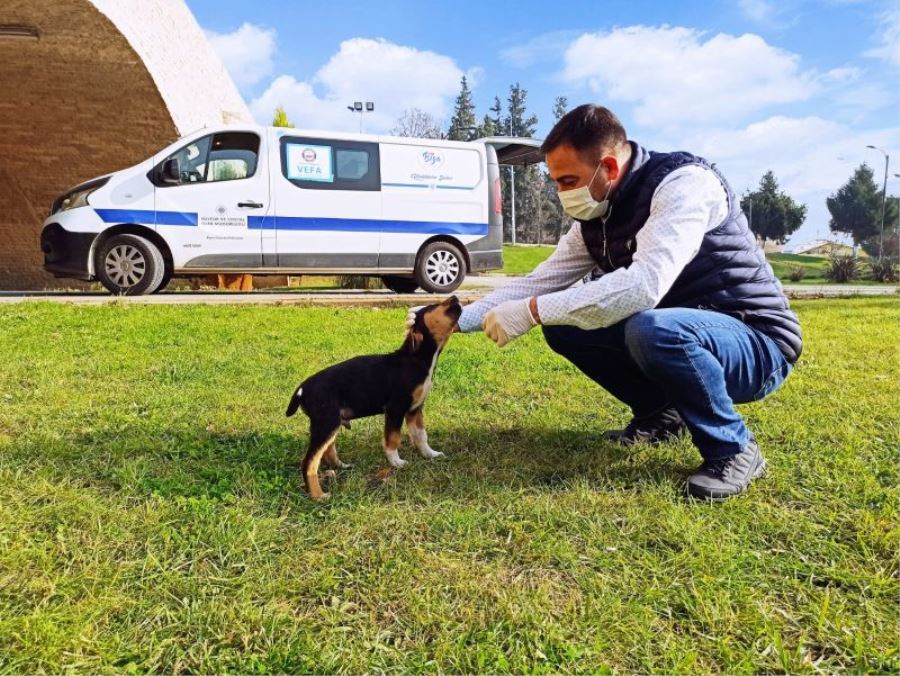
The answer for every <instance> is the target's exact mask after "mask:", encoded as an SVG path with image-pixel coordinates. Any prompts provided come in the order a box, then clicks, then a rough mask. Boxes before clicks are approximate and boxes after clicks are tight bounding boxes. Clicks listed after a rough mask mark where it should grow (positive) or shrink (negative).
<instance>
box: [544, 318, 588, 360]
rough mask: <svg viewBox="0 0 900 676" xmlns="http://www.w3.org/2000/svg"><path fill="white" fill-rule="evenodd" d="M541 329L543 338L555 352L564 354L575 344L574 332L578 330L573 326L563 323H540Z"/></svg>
mask: <svg viewBox="0 0 900 676" xmlns="http://www.w3.org/2000/svg"><path fill="white" fill-rule="evenodd" d="M541 330H542V331H543V332H544V340H546V341H547V345H548V346H549V347H550V349H551V350H553V351H554V352H556V353H557V354H561V355H565V354H568V353H570V352H571V351H572V349H573V347H574V346H575V343H576V341H575V335H574V332H576V331H580V329H576V328H575V327H574V326H565V325H561V324H560V325H550V326H548V325H546V324H544V325H542V326H541Z"/></svg>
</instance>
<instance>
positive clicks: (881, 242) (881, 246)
mask: <svg viewBox="0 0 900 676" xmlns="http://www.w3.org/2000/svg"><path fill="white" fill-rule="evenodd" d="M866 148H871V149H872V150H877V151H878V152H880V153H881V154H882V155H884V188H883V190H882V193H881V239H879V240H878V258H881V257H882V256H884V209H885V206H886V203H887V177H888V167H889V166H890V163H891V156H890V155H888V154H887V152H886V151H884V150H882V149H881V148H879V147H878V146H871V145H869V146H866Z"/></svg>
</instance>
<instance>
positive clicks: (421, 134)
mask: <svg viewBox="0 0 900 676" xmlns="http://www.w3.org/2000/svg"><path fill="white" fill-rule="evenodd" d="M391 134H392V135H394V136H411V137H414V138H441V125H440V124H439V123H438V122H437V120H435V119H434V117H433V116H432V115H431V114H430V113H426V112H425V111H424V110H419V109H418V108H407V109H406V110H405V111H403V115H401V116H400V118H399V119H398V120H397V125H396V126H395V127H394V128H393V129H392V130H391Z"/></svg>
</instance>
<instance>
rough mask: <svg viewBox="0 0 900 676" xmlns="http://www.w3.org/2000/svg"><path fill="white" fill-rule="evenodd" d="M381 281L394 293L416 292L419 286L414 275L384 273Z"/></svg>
mask: <svg viewBox="0 0 900 676" xmlns="http://www.w3.org/2000/svg"><path fill="white" fill-rule="evenodd" d="M381 282H382V284H384V285H385V286H386V287H387V288H389V289H390V290H391V291H393V292H394V293H415V291H416V289H418V288H419V283H418V282H417V281H416V280H414V279H413V278H412V277H396V276H394V275H384V276H383V277H382V278H381Z"/></svg>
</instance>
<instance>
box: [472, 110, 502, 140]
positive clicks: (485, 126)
mask: <svg viewBox="0 0 900 676" xmlns="http://www.w3.org/2000/svg"><path fill="white" fill-rule="evenodd" d="M497 133H498V132H497V128H496V127H495V126H494V120H493V119H491V116H490V115H485V116H484V118H483V119H482V120H481V124H480V125H479V126H478V128H477V129H476V130H475V134H474V138H487V137H488V136H496V135H497Z"/></svg>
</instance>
